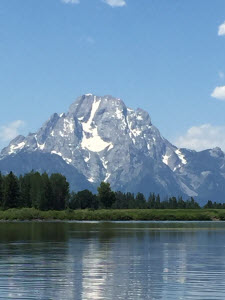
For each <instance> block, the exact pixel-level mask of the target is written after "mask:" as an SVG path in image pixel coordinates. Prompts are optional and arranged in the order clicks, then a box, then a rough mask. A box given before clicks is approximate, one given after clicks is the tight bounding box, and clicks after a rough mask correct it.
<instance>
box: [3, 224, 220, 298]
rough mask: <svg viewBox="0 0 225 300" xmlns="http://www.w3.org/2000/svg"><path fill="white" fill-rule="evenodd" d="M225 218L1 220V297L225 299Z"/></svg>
mask: <svg viewBox="0 0 225 300" xmlns="http://www.w3.org/2000/svg"><path fill="white" fill-rule="evenodd" d="M224 237H225V227H224V223H197V222H196V223H173V222H171V223H166V222H165V223H163V222H162V223H157V222H152V223H151V222H149V223H148V222H146V223H141V222H140V223H135V222H134V223H38V222H37V223H25V222H24V223H0V299H18V300H19V299H43V300H47V299H56V300H57V299H60V300H61V299H67V300H70V299H73V300H100V299H104V300H109V299H110V300H111V299H128V300H139V299H140V300H146V299H151V300H153V299H169V300H170V299H171V300H172V299H173V300H174V299H213V300H216V299H224V293H225V265H224V261H225V252H224V248H225V238H224Z"/></svg>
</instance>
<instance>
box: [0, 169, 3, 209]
mask: <svg viewBox="0 0 225 300" xmlns="http://www.w3.org/2000/svg"><path fill="white" fill-rule="evenodd" d="M2 205H3V176H2V173H1V172H0V207H1V206H2Z"/></svg>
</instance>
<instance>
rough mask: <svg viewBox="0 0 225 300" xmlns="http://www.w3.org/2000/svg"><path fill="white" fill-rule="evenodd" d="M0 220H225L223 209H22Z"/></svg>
mask: <svg viewBox="0 0 225 300" xmlns="http://www.w3.org/2000/svg"><path fill="white" fill-rule="evenodd" d="M0 220H9V221H10V220H21V221H23V220H77V221H132V220H133V221H212V220H225V209H176V210H175V209H174V210H173V209H158V210H156V209H155V210H151V209H123V210H111V209H110V210H96V211H91V210H64V211H39V210H36V209H33V208H22V209H8V210H5V211H0Z"/></svg>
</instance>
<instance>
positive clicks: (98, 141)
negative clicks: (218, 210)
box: [0, 94, 225, 201]
mask: <svg viewBox="0 0 225 300" xmlns="http://www.w3.org/2000/svg"><path fill="white" fill-rule="evenodd" d="M32 169H34V170H39V171H47V172H49V173H51V172H56V171H57V172H61V173H63V174H65V175H66V176H67V178H68V180H69V181H70V182H71V186H72V188H74V189H76V190H80V189H83V188H89V189H93V190H94V189H95V188H96V186H98V184H99V183H100V182H101V181H108V182H110V183H111V186H112V188H113V189H114V190H122V191H131V192H138V191H140V192H143V193H145V194H148V193H149V192H159V193H161V194H163V195H171V194H173V195H187V196H194V197H199V199H200V198H201V199H204V200H208V198H211V199H212V200H220V201H223V198H222V197H223V196H225V189H224V186H225V157H224V153H223V152H222V151H221V150H220V149H219V148H216V149H213V150H205V151H202V152H195V151H191V150H187V149H178V148H177V147H176V146H174V145H172V144H171V143H170V142H169V141H167V140H166V139H165V138H163V137H162V136H161V135H160V132H159V130H158V129H157V128H156V127H155V126H154V125H152V123H151V119H150V116H149V114H148V113H147V112H146V111H144V110H142V109H137V110H133V109H130V108H127V107H126V105H125V104H124V103H123V101H122V100H120V99H117V98H113V97H111V96H104V97H98V96H95V95H92V94H86V95H83V96H81V97H79V98H78V99H77V100H76V101H75V102H74V103H73V104H72V105H71V106H70V108H69V111H68V113H66V114H64V113H63V114H61V115H58V114H56V113H55V114H53V115H52V116H51V118H50V119H49V120H48V121H47V122H46V123H45V124H44V125H43V126H42V127H41V129H40V130H39V131H38V132H37V133H33V134H29V135H28V136H27V137H24V136H18V137H17V138H15V139H14V140H13V141H12V142H11V143H10V144H9V146H8V147H6V148H4V149H3V150H2V152H1V155H0V170H1V171H2V172H9V171H10V170H13V171H14V172H15V173H17V174H20V173H24V172H28V171H30V170H32Z"/></svg>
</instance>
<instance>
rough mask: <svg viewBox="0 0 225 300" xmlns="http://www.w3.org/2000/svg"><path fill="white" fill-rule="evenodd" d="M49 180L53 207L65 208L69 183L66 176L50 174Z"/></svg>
mask: <svg viewBox="0 0 225 300" xmlns="http://www.w3.org/2000/svg"><path fill="white" fill-rule="evenodd" d="M50 182H51V186H52V193H53V209H56V210H62V209H65V208H66V205H67V202H68V199H69V183H68V182H67V180H66V177H65V176H63V175H61V174H58V173H56V174H52V175H51V177H50Z"/></svg>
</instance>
